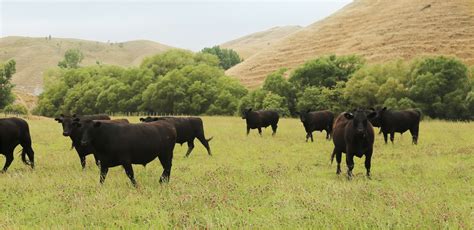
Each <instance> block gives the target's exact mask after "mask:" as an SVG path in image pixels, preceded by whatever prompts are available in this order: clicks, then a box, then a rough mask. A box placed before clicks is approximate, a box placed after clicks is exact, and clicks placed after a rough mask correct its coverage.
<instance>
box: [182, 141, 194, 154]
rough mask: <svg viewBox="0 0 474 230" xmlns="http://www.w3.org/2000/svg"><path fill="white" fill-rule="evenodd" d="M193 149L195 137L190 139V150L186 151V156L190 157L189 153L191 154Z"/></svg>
mask: <svg viewBox="0 0 474 230" xmlns="http://www.w3.org/2000/svg"><path fill="white" fill-rule="evenodd" d="M193 149H194V139H193V140H190V141H188V151H187V152H186V155H185V156H184V157H188V156H189V154H191V152H192V151H193Z"/></svg>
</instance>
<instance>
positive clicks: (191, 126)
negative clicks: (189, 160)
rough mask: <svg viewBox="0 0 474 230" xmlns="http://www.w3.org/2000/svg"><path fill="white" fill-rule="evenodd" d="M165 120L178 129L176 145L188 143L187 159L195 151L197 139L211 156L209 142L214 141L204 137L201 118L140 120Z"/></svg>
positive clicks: (151, 118) (144, 120)
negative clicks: (195, 140)
mask: <svg viewBox="0 0 474 230" xmlns="http://www.w3.org/2000/svg"><path fill="white" fill-rule="evenodd" d="M159 120H165V121H168V122H171V123H172V124H173V125H174V127H175V128H176V135H177V136H176V143H179V144H181V145H182V144H183V143H184V142H187V143H188V151H187V152H186V155H185V157H188V156H189V155H190V154H191V151H193V149H194V139H195V138H197V139H198V140H199V141H200V142H201V144H202V145H204V147H205V148H206V149H207V153H208V154H209V156H212V154H211V148H210V147H209V141H211V140H212V137H211V138H209V139H206V137H205V136H204V126H203V123H202V119H201V118H199V117H145V118H140V121H142V122H153V121H159Z"/></svg>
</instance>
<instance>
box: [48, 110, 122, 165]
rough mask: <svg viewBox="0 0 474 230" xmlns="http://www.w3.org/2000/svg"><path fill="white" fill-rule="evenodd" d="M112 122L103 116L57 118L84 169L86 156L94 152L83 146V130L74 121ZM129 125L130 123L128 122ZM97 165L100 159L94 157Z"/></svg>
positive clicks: (61, 116)
mask: <svg viewBox="0 0 474 230" xmlns="http://www.w3.org/2000/svg"><path fill="white" fill-rule="evenodd" d="M80 119H82V120H110V117H109V116H107V115H103V114H98V115H84V116H77V115H75V114H74V115H72V116H65V115H63V114H61V115H60V116H59V117H57V118H55V119H54V120H56V121H57V122H58V123H61V124H62V126H63V136H65V137H70V138H71V141H72V146H71V148H75V149H76V152H77V155H79V160H80V161H81V166H82V168H83V169H85V168H86V156H87V155H89V154H92V153H93V152H94V150H93V149H92V147H91V146H83V145H81V139H82V129H78V128H77V127H74V126H73V122H74V120H76V121H78V120H80ZM127 123H128V121H127ZM94 158H95V162H96V165H99V161H98V159H97V158H96V157H95V156H94Z"/></svg>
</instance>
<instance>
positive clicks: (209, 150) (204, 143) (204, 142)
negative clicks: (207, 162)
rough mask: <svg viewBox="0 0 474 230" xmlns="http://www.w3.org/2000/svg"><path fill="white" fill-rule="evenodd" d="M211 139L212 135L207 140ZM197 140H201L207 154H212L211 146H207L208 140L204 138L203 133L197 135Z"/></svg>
mask: <svg viewBox="0 0 474 230" xmlns="http://www.w3.org/2000/svg"><path fill="white" fill-rule="evenodd" d="M211 139H212V137H211V138H210V139H209V140H211ZM198 140H199V142H201V144H202V145H204V147H206V150H207V154H209V156H212V154H211V147H209V141H208V140H206V138H205V137H204V135H200V136H199V137H198Z"/></svg>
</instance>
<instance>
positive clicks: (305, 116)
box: [296, 109, 311, 123]
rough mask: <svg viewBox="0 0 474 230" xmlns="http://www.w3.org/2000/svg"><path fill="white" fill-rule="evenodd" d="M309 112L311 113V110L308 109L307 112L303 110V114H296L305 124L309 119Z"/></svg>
mask: <svg viewBox="0 0 474 230" xmlns="http://www.w3.org/2000/svg"><path fill="white" fill-rule="evenodd" d="M309 112H311V110H310V109H308V110H306V111H304V110H303V111H301V112H296V114H297V115H299V116H300V120H301V122H303V123H304V122H305V121H306V120H307V118H308V114H309Z"/></svg>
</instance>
